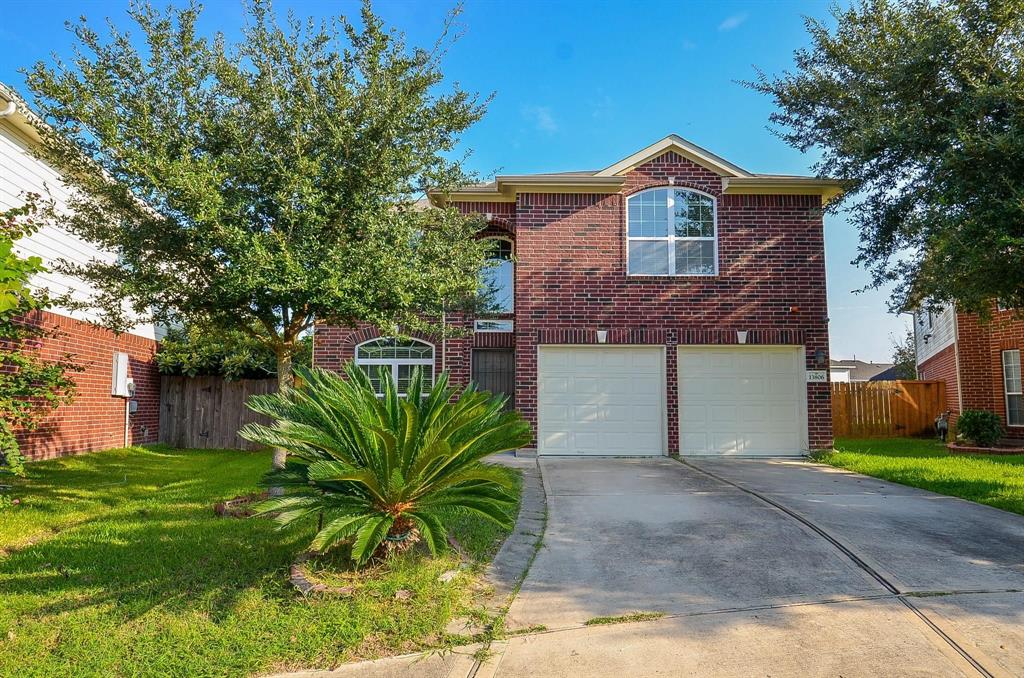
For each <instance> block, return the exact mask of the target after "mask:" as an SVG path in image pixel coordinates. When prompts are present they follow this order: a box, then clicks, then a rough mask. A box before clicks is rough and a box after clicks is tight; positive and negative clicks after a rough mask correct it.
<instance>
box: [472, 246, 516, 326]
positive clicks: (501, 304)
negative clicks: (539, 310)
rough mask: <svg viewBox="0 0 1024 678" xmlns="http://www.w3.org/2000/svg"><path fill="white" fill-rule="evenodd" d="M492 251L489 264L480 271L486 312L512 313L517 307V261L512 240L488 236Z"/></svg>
mask: <svg viewBox="0 0 1024 678" xmlns="http://www.w3.org/2000/svg"><path fill="white" fill-rule="evenodd" d="M487 240H488V242H489V244H490V245H491V251H490V253H489V254H488V255H487V266H486V267H485V268H484V269H483V270H482V271H481V272H480V290H481V293H482V294H483V296H484V313H485V314H487V313H511V312H512V310H513V308H514V307H515V263H513V261H512V241H510V240H506V239H505V238H488V239H487Z"/></svg>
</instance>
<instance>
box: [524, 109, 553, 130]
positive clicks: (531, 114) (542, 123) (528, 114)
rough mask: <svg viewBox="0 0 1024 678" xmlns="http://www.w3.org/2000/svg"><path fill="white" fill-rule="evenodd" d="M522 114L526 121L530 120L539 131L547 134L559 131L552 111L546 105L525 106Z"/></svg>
mask: <svg viewBox="0 0 1024 678" xmlns="http://www.w3.org/2000/svg"><path fill="white" fill-rule="evenodd" d="M520 113H521V114H522V117H523V118H524V119H525V120H528V121H529V122H531V123H532V124H534V127H535V128H537V130H538V131H541V132H545V133H547V134H554V133H555V132H557V131H558V123H557V122H556V121H555V117H554V116H553V115H552V114H551V109H550V108H549V107H546V105H524V107H522V109H520Z"/></svg>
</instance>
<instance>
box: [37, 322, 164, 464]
mask: <svg viewBox="0 0 1024 678" xmlns="http://www.w3.org/2000/svg"><path fill="white" fill-rule="evenodd" d="M36 320H37V321H38V322H39V323H40V324H41V325H42V326H44V327H47V328H52V329H53V330H55V331H56V336H54V337H50V338H44V339H42V340H41V342H40V345H39V349H38V350H39V351H40V354H41V356H42V357H43V358H44V359H46V360H56V359H59V358H61V357H62V356H64V355H65V354H71V356H72V360H73V362H75V363H77V364H78V365H79V366H81V367H82V368H84V369H83V371H81V372H76V373H72V374H71V377H72V378H73V379H74V381H75V383H76V385H77V395H76V397H75V400H74V402H73V403H71V404H70V405H66V406H63V407H61V408H59V409H58V410H57V411H56V412H54V413H53V414H51V415H50V416H49V417H48V418H47V419H46V420H45V421H44V422H43V423H42V424H41V425H40V426H39V428H38V429H37V430H35V431H32V432H26V433H23V434H20V435H19V443H20V445H21V450H22V454H24V455H25V456H26V457H27V458H29V459H46V458H50V457H57V456H63V455H69V454H76V453H80V452H90V451H94V450H102V449H108V448H112V447H121V446H123V445H124V439H125V405H126V399H125V398H117V397H114V396H111V395H110V391H111V380H112V371H113V356H114V353H118V352H124V353H127V354H128V355H129V368H128V376H129V377H131V378H132V379H133V380H134V381H135V388H136V391H135V400H138V403H139V407H138V411H137V412H136V413H135V414H132V415H131V416H130V418H129V424H130V426H129V436H128V441H129V444H132V445H134V444H139V443H152V442H156V441H157V435H158V432H159V425H160V374H159V372H158V371H157V369H156V364H155V363H154V362H153V356H154V354H155V353H156V348H157V342H156V341H154V340H152V339H146V338H144V337H140V336H137V335H134V334H120V335H115V334H114V333H113V332H110V331H109V330H105V329H101V328H98V327H95V326H93V325H90V324H89V323H85V322H81V321H78V320H73V319H71V318H68V317H66V316H62V315H57V314H54V313H49V312H44V313H40V314H38V316H37V317H36Z"/></svg>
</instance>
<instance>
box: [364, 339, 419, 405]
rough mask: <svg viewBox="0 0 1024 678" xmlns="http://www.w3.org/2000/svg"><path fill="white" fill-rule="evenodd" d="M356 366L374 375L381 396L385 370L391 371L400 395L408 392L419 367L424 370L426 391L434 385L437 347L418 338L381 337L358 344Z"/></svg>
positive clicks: (374, 386)
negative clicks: (381, 373)
mask: <svg viewBox="0 0 1024 678" xmlns="http://www.w3.org/2000/svg"><path fill="white" fill-rule="evenodd" d="M356 365H357V366H358V367H359V368H360V369H361V370H363V371H364V372H366V374H367V375H368V376H369V377H370V382H371V383H372V384H373V389H374V390H375V391H376V392H377V394H378V395H382V394H383V388H382V384H381V375H380V370H381V369H385V370H390V371H391V378H392V379H393V380H394V381H395V383H396V384H397V385H398V394H399V395H405V392H406V391H407V390H408V388H409V379H410V378H411V377H412V371H413V369H414V368H416V367H417V366H418V367H419V368H420V369H421V370H422V371H423V391H424V393H425V392H427V391H429V390H430V389H431V387H433V385H434V347H433V346H431V345H430V344H428V343H427V342H425V341H420V340H418V339H396V338H394V337H381V338H380V339H373V340H371V341H367V342H363V343H362V344H359V345H358V346H356Z"/></svg>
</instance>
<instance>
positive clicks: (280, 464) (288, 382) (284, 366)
mask: <svg viewBox="0 0 1024 678" xmlns="http://www.w3.org/2000/svg"><path fill="white" fill-rule="evenodd" d="M294 351H295V347H294V346H293V345H284V346H281V347H279V348H278V349H277V351H276V352H277V388H278V390H279V391H283V390H284V389H286V388H292V386H293V385H294V384H295V375H293V374H292V354H293V353H294ZM287 456H288V454H287V452H285V451H284V450H283V449H281V448H280V447H275V448H274V458H273V461H272V462H271V468H274V469H282V468H284V462H285V459H286V458H287ZM282 494H284V488H281V487H271V488H270V496H272V497H279V496H281V495H282Z"/></svg>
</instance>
